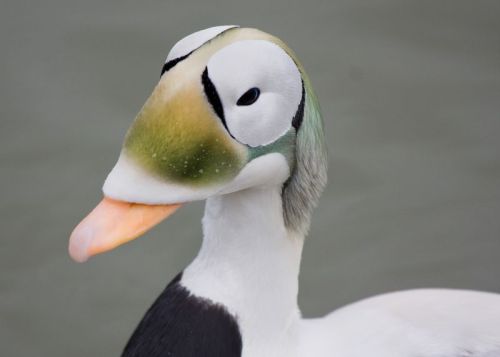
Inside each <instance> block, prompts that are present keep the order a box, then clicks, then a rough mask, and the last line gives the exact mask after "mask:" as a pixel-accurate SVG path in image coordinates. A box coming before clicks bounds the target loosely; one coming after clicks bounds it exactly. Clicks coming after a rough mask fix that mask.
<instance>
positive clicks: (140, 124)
mask: <svg viewBox="0 0 500 357" xmlns="http://www.w3.org/2000/svg"><path fill="white" fill-rule="evenodd" d="M165 98H168V96H166V93H165V90H164V89H163V88H162V86H161V84H159V85H158V86H157V87H156V88H155V90H154V92H153V94H152V95H151V97H150V98H149V99H148V100H147V102H146V104H145V105H144V107H143V109H142V110H141V112H140V113H139V114H138V116H137V118H136V119H135V121H134V123H133V124H132V126H131V128H130V129H129V131H128V133H127V136H126V138H125V145H124V148H125V152H126V154H127V156H128V157H130V158H131V159H132V160H134V161H135V162H136V163H137V164H138V165H140V166H141V167H143V168H144V169H146V170H147V171H148V172H151V173H152V174H154V175H155V176H157V177H159V178H161V179H164V180H166V181H171V182H174V183H178V184H189V185H193V186H200V185H210V184H217V183H220V182H224V181H227V180H229V179H231V178H233V177H235V176H236V175H237V174H238V172H239V171H240V170H241V168H242V167H243V166H244V164H245V163H246V162H247V160H246V157H247V150H246V148H244V147H243V146H242V145H240V144H237V143H235V142H234V141H233V140H232V139H231V138H230V136H229V135H228V134H227V133H226V132H225V130H224V128H223V127H222V125H221V124H220V123H219V122H218V119H217V117H216V116H215V115H214V113H213V112H212V111H211V108H210V107H209V106H208V103H206V100H205V98H204V97H203V96H202V94H201V93H200V91H199V89H198V88H197V87H196V86H193V87H191V88H189V87H184V88H182V89H180V90H179V91H178V92H176V93H175V94H174V95H173V96H171V97H170V98H168V99H165Z"/></svg>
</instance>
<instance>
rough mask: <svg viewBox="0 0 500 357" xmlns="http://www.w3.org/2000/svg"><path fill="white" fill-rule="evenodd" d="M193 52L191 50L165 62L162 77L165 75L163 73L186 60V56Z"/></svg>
mask: <svg viewBox="0 0 500 357" xmlns="http://www.w3.org/2000/svg"><path fill="white" fill-rule="evenodd" d="M191 53H193V51H191V52H189V53H188V54H187V55H184V56H181V57H177V58H174V59H173V60H170V61H168V62H165V64H164V65H163V68H162V69H161V75H160V77H161V76H163V74H164V73H165V72H168V71H170V70H171V69H172V68H173V67H174V66H175V65H176V64H177V63H179V62H181V61H184V60H185V59H186V58H188V57H189V55H190V54H191Z"/></svg>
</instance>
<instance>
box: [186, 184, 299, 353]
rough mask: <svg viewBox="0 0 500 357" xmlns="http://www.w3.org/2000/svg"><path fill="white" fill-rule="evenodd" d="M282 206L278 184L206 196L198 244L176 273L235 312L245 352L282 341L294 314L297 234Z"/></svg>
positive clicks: (196, 292)
mask: <svg viewBox="0 0 500 357" xmlns="http://www.w3.org/2000/svg"><path fill="white" fill-rule="evenodd" d="M282 206H283V204H282V200H281V187H266V188H264V187H258V188H251V189H247V190H244V191H240V192H236V193H232V194H228V195H224V196H219V197H214V198H210V199H208V200H207V203H206V208H205V216H204V218H203V233H204V237H203V244H202V247H201V250H200V252H199V254H198V256H197V257H196V259H195V260H194V261H193V262H192V263H191V265H190V266H189V267H188V268H187V269H186V270H185V271H184V274H183V277H182V285H183V286H185V287H186V288H187V289H188V290H189V291H190V292H191V293H192V294H194V295H196V296H199V297H204V298H207V299H209V300H211V301H213V302H215V303H219V304H221V305H223V306H224V307H226V308H227V310H228V311H229V312H230V313H231V314H233V315H234V316H235V317H236V319H237V321H238V325H239V327H240V330H241V334H242V338H243V348H244V350H247V352H248V349H249V348H252V347H251V346H256V347H255V348H257V346H258V348H259V349H260V348H265V347H267V348H269V344H271V343H273V344H276V343H278V342H279V341H283V339H284V338H286V336H287V335H289V334H290V333H291V327H292V325H293V323H294V322H295V321H296V320H297V319H298V317H299V310H298V306H297V294H298V274H299V267H300V257H301V253H302V245H303V237H298V236H296V235H293V234H291V233H290V232H289V231H288V230H287V229H286V228H285V224H284V220H283V210H282ZM268 352H269V350H268Z"/></svg>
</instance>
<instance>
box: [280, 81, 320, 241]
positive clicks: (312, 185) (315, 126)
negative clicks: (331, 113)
mask: <svg viewBox="0 0 500 357" xmlns="http://www.w3.org/2000/svg"><path fill="white" fill-rule="evenodd" d="M302 74H303V77H304V86H305V107H304V118H303V121H302V124H301V126H300V127H299V128H298V131H297V139H296V144H295V163H294V166H293V168H292V174H291V176H290V178H289V179H288V181H287V182H286V183H285V185H284V187H283V194H282V197H283V215H284V220H285V226H286V227H287V228H288V229H289V230H292V231H294V232H297V233H299V234H301V235H306V234H307V232H308V230H309V225H310V220H311V214H312V211H313V210H314V208H315V207H316V206H317V204H318V201H319V198H320V196H321V193H322V192H323V189H324V187H325V185H326V182H327V170H328V157H327V150H326V144H325V137H324V132H323V121H322V118H321V113H320V110H319V103H318V100H317V98H316V95H315V94H314V91H313V90H312V86H311V83H310V81H309V78H307V76H306V75H305V73H302Z"/></svg>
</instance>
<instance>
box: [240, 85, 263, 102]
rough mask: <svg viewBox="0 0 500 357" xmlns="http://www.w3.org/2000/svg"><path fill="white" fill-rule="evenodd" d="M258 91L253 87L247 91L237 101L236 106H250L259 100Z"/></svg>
mask: <svg viewBox="0 0 500 357" xmlns="http://www.w3.org/2000/svg"><path fill="white" fill-rule="evenodd" d="M259 96H260V89H259V88H256V87H253V88H250V89H249V90H247V91H246V92H245V93H243V95H242V96H241V97H240V99H238V101H237V102H236V105H252V104H253V103H255V102H256V101H257V99H259Z"/></svg>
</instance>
